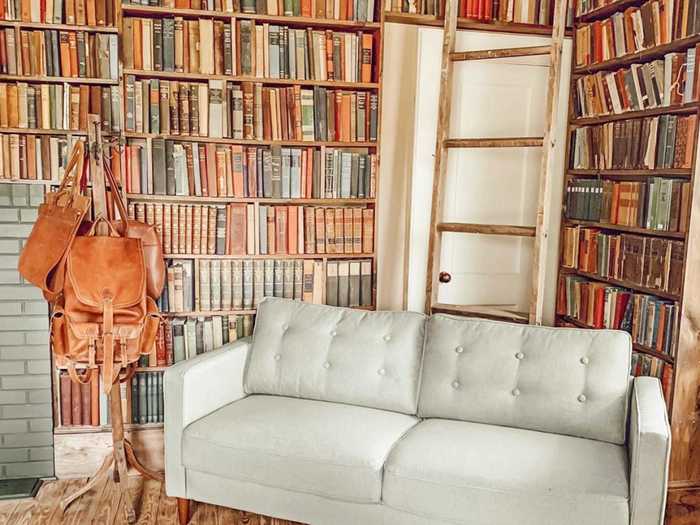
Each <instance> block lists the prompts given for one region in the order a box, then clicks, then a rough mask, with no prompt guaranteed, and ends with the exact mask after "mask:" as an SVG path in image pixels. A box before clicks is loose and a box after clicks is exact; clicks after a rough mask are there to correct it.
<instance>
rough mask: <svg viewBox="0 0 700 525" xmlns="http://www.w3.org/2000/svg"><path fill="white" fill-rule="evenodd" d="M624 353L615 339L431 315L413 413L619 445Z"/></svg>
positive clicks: (618, 335)
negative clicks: (416, 406)
mask: <svg viewBox="0 0 700 525" xmlns="http://www.w3.org/2000/svg"><path fill="white" fill-rule="evenodd" d="M631 346H632V345H631V340H630V336H629V335H628V334H627V333H625V332H620V331H612V330H580V329H575V328H573V329H567V328H548V327H542V326H525V325H518V324H510V323H502V322H495V321H487V320H480V319H465V318H459V317H454V316H449V315H434V316H432V317H431V318H430V319H429V320H428V323H427V336H426V343H425V355H424V360H423V379H422V386H421V391H420V400H419V406H418V413H419V415H420V416H421V417H437V418H449V419H459V420H464V421H472V422H477V423H487V424H494V425H504V426H510V427H518V428H526V429H531V430H540V431H543V432H552V433H557V434H567V435H571V436H578V437H583V438H590V439H597V440H600V441H607V442H610V443H616V444H622V443H624V442H625V428H626V421H627V407H628V395H629V374H630V354H631Z"/></svg>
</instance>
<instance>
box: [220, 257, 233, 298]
mask: <svg viewBox="0 0 700 525" xmlns="http://www.w3.org/2000/svg"><path fill="white" fill-rule="evenodd" d="M231 292H232V282H231V260H230V259H224V260H222V261H221V309H222V310H230V309H231V299H232V297H233V296H232V294H231Z"/></svg>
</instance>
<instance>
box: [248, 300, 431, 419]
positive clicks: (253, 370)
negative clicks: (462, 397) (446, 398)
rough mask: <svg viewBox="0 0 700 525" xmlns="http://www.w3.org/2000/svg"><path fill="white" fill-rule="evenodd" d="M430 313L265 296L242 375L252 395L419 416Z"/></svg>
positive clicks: (259, 308) (256, 320) (259, 309)
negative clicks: (337, 404)
mask: <svg viewBox="0 0 700 525" xmlns="http://www.w3.org/2000/svg"><path fill="white" fill-rule="evenodd" d="M424 330H425V316H424V315H422V314H417V313H411V312H368V311H360V310H351V309H348V308H334V307H331V306H322V305H315V304H309V303H302V302H299V301H291V300H285V299H275V298H266V299H265V300H263V301H262V302H261V303H260V304H259V306H258V312H257V316H256V319H255V330H254V332H253V343H252V348H251V352H250V358H249V361H248V366H247V370H246V373H245V388H246V392H248V393H249V394H275V395H281V396H290V397H299V398H305V399H317V400H321V401H334V402H338V403H347V404H351V405H358V406H364V407H370V408H380V409H385V410H393V411H395V412H403V413H405V414H415V413H416V408H417V402H418V384H419V378H420V364H421V357H422V353H423V339H424Z"/></svg>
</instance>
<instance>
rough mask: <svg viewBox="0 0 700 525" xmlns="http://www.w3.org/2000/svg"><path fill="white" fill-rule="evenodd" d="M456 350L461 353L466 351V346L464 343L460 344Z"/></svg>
mask: <svg viewBox="0 0 700 525" xmlns="http://www.w3.org/2000/svg"><path fill="white" fill-rule="evenodd" d="M455 352H457V353H458V354H461V353H462V352H464V347H463V346H462V345H460V346H458V347H457V348H455Z"/></svg>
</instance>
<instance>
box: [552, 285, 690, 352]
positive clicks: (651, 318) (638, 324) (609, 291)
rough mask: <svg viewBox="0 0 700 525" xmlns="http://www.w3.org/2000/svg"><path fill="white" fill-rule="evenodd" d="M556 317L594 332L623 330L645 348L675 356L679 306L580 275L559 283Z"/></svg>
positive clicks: (675, 303)
mask: <svg viewBox="0 0 700 525" xmlns="http://www.w3.org/2000/svg"><path fill="white" fill-rule="evenodd" d="M558 294H559V297H558V300H557V305H558V307H557V313H558V314H560V315H566V316H567V317H570V318H572V319H576V320H578V321H579V322H581V323H584V324H585V325H586V326H590V327H592V328H612V329H616V330H624V331H626V332H629V333H630V334H631V336H632V341H633V342H635V343H637V344H639V345H642V346H644V347H646V348H649V349H652V350H656V351H658V352H662V353H664V354H668V355H670V356H673V355H675V352H676V341H677V338H678V325H679V312H680V309H679V305H678V303H677V302H673V301H666V300H663V299H660V298H658V297H655V296H653V295H647V294H641V293H635V292H632V291H630V290H627V289H624V288H620V287H617V286H611V285H608V284H605V283H599V282H595V281H590V280H588V279H586V278H584V277H581V276H577V275H563V276H561V277H560V279H559V290H558Z"/></svg>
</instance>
